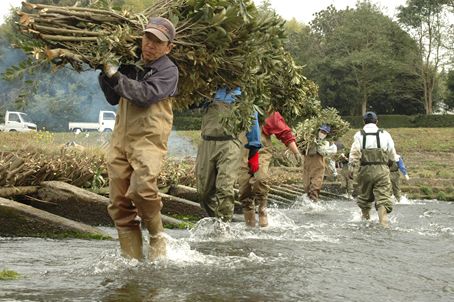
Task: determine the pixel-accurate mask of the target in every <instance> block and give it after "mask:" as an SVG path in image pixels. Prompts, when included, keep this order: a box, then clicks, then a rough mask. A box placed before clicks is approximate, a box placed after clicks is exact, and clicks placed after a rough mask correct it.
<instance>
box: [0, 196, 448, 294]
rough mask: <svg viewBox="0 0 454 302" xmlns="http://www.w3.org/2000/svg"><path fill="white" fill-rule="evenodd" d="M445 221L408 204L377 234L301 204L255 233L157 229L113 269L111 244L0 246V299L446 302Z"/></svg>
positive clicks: (339, 208)
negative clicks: (144, 257) (157, 251)
mask: <svg viewBox="0 0 454 302" xmlns="http://www.w3.org/2000/svg"><path fill="white" fill-rule="evenodd" d="M453 218H454V204H453V203H449V202H438V201H410V202H408V203H407V204H398V205H396V206H395V211H394V212H393V213H392V214H391V215H390V223H391V227H390V228H389V229H383V228H381V227H380V226H379V225H378V223H377V220H378V218H377V215H376V213H375V212H373V213H372V217H371V221H370V222H364V221H361V220H360V214H359V209H358V208H357V207H356V205H355V203H354V202H351V201H341V200H332V201H324V202H322V203H319V204H312V203H310V202H307V201H306V200H305V199H304V198H301V199H299V200H297V201H296V202H295V204H294V205H292V206H291V207H290V208H286V209H282V208H280V209H277V208H272V209H270V226H269V227H267V228H265V229H261V230H259V229H247V228H246V227H245V226H244V225H243V224H242V223H240V222H235V223H231V224H230V225H227V224H222V223H219V222H217V221H214V220H212V219H210V218H206V219H203V220H201V221H200V222H199V223H198V224H197V225H196V226H195V227H194V228H192V229H191V230H166V233H167V234H168V240H169V255H168V258H167V259H166V260H160V261H156V262H154V263H138V262H136V261H127V260H124V259H123V258H121V257H120V256H119V250H118V242H116V241H95V240H74V239H68V240H49V239H37V238H0V270H2V269H10V270H14V271H16V272H18V273H20V274H21V278H20V279H18V280H14V281H0V301H109V302H114V301H166V302H167V301H251V302H257V301H378V302H383V301H454V240H453V239H454V219H453ZM2 227H4V226H2ZM104 230H106V231H107V232H109V233H111V234H112V235H113V236H115V231H114V229H110V228H106V229H104Z"/></svg>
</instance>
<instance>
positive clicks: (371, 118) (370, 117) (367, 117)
mask: <svg viewBox="0 0 454 302" xmlns="http://www.w3.org/2000/svg"><path fill="white" fill-rule="evenodd" d="M363 119H364V122H365V123H366V124H368V123H376V122H377V115H376V114H375V112H372V111H368V112H366V113H365V114H364V116H363Z"/></svg>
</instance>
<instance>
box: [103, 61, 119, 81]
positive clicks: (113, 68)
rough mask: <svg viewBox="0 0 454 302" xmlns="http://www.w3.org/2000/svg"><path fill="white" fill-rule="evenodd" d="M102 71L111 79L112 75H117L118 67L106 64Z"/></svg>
mask: <svg viewBox="0 0 454 302" xmlns="http://www.w3.org/2000/svg"><path fill="white" fill-rule="evenodd" d="M103 71H104V73H105V74H106V75H107V77H108V78H111V77H112V76H113V75H114V74H116V73H117V71H118V66H117V65H112V64H109V63H106V64H104V66H103Z"/></svg>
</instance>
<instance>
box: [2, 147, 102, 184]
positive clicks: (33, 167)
mask: <svg viewBox="0 0 454 302" xmlns="http://www.w3.org/2000/svg"><path fill="white" fill-rule="evenodd" d="M43 151H44V150H39V149H36V150H32V151H30V150H28V149H27V150H17V151H15V152H8V153H2V154H1V155H0V186H5V187H10V186H30V185H38V184H39V183H40V182H42V181H46V180H60V181H65V182H68V183H70V184H73V185H75V186H78V187H91V186H92V185H93V182H94V181H98V182H102V180H103V179H106V178H105V165H104V163H103V162H104V160H103V158H101V157H97V156H94V155H89V154H88V153H84V152H82V153H81V152H76V151H73V150H63V149H62V151H61V152H48V150H47V151H44V152H43ZM103 175H104V176H103ZM100 184H101V185H103V183H100ZM104 184H105V182H104ZM98 185H99V184H98Z"/></svg>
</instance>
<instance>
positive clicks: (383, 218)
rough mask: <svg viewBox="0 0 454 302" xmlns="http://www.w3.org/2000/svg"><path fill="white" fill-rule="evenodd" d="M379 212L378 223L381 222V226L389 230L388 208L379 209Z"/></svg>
mask: <svg viewBox="0 0 454 302" xmlns="http://www.w3.org/2000/svg"><path fill="white" fill-rule="evenodd" d="M377 212H378V221H379V222H380V224H381V225H382V226H383V227H385V228H387V227H389V225H388V213H387V211H386V208H385V207H383V206H382V207H379V208H378V209H377Z"/></svg>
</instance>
